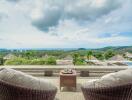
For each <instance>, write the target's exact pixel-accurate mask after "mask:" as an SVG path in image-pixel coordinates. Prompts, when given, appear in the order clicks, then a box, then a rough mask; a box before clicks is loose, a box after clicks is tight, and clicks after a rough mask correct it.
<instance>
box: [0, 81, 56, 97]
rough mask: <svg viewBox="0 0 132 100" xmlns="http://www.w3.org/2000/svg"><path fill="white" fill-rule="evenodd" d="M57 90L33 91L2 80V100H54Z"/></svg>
mask: <svg viewBox="0 0 132 100" xmlns="http://www.w3.org/2000/svg"><path fill="white" fill-rule="evenodd" d="M56 91H57V90H54V91H53V90H52V91H44V90H33V89H28V88H24V87H20V86H15V85H11V84H8V83H6V82H3V81H1V80H0V100H54V98H55V94H56Z"/></svg>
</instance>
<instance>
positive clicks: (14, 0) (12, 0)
mask: <svg viewBox="0 0 132 100" xmlns="http://www.w3.org/2000/svg"><path fill="white" fill-rule="evenodd" d="M7 1H9V2H19V1H20V0H7Z"/></svg>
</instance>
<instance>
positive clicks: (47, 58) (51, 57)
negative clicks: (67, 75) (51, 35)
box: [0, 46, 132, 65]
mask: <svg viewBox="0 0 132 100" xmlns="http://www.w3.org/2000/svg"><path fill="white" fill-rule="evenodd" d="M125 52H130V53H132V46H126V47H105V48H101V49H90V50H89V49H85V48H79V49H78V50H6V49H0V65H3V64H5V65H55V64H56V59H63V58H65V57H66V56H67V55H72V57H73V64H74V65H85V64H86V62H85V59H86V58H87V59H90V58H91V56H94V57H96V58H97V59H99V60H104V59H109V58H111V57H112V56H114V55H116V54H121V55H122V54H124V53H125ZM7 54H13V55H14V56H16V57H17V58H14V59H9V60H5V59H3V57H4V56H6V55H7Z"/></svg>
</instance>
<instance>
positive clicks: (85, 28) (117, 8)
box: [0, 0, 132, 49]
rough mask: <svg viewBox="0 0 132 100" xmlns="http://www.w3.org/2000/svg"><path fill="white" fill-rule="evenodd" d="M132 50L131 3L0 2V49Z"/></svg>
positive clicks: (116, 0) (76, 0)
mask: <svg viewBox="0 0 132 100" xmlns="http://www.w3.org/2000/svg"><path fill="white" fill-rule="evenodd" d="M106 46H132V0H0V48H9V49H10V48H101V47H106Z"/></svg>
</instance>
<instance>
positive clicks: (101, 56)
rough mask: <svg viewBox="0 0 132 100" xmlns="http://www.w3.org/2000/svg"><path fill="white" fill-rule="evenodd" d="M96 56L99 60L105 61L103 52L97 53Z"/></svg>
mask: <svg viewBox="0 0 132 100" xmlns="http://www.w3.org/2000/svg"><path fill="white" fill-rule="evenodd" d="M94 56H95V57H96V58H97V59H99V60H104V54H103V52H95V53H94Z"/></svg>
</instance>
